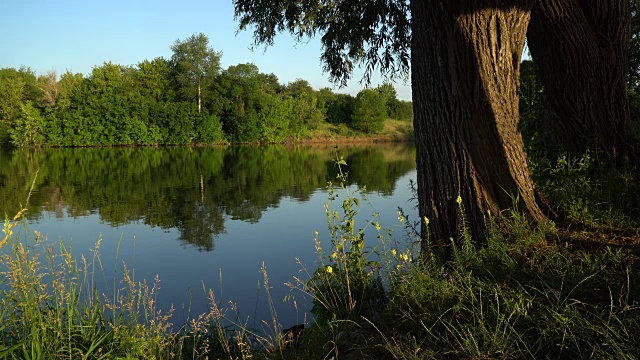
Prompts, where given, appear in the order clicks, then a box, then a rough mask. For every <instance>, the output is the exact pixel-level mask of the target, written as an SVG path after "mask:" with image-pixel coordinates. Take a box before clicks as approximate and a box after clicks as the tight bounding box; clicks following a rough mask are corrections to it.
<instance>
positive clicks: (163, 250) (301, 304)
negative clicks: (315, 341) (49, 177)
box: [30, 170, 417, 328]
mask: <svg viewBox="0 0 640 360" xmlns="http://www.w3.org/2000/svg"><path fill="white" fill-rule="evenodd" d="M415 177H416V172H415V170H413V171H411V172H409V173H408V174H406V175H404V176H402V177H401V178H400V179H399V180H398V181H397V183H396V185H395V191H394V194H393V196H382V195H378V194H376V193H372V194H369V200H370V201H371V203H372V205H373V208H374V209H375V211H377V212H379V213H380V219H379V222H380V224H381V225H382V226H383V227H387V228H392V229H393V232H394V234H395V236H396V240H401V241H403V240H404V236H403V235H404V231H403V230H402V228H401V227H400V223H399V221H398V219H397V207H398V206H401V207H402V208H403V209H404V210H405V212H406V213H407V214H410V215H411V218H413V219H415V218H416V212H417V210H416V209H415V203H412V202H409V199H410V198H411V197H412V194H411V191H410V190H409V180H410V179H413V180H415ZM352 189H354V188H353V187H352ZM338 194H339V198H338V199H337V200H336V203H335V207H336V208H340V205H341V202H342V200H343V199H344V193H343V192H339V193H338ZM327 200H328V199H327V193H326V191H324V190H317V191H315V192H314V193H313V194H312V195H311V196H310V199H309V201H305V202H301V201H299V200H293V199H291V198H289V197H285V198H282V199H281V200H280V202H279V205H278V206H277V207H272V208H269V209H267V210H266V211H265V212H264V213H263V214H262V217H261V218H260V220H259V222H257V223H249V222H245V221H240V220H232V219H229V218H227V219H226V221H225V228H226V232H225V233H222V234H220V235H218V236H217V239H216V243H215V249H214V250H213V251H212V252H206V251H198V250H197V249H196V248H195V247H193V246H191V245H184V243H182V242H180V241H176V240H177V239H178V238H179V237H180V233H179V232H178V230H176V229H175V228H172V229H168V230H165V229H162V228H160V227H150V226H148V225H145V224H144V223H142V221H138V222H134V223H130V224H127V225H120V226H117V227H112V226H111V225H110V224H107V223H105V222H103V221H101V220H100V218H99V215H98V214H95V213H94V214H91V215H88V216H81V217H77V218H73V217H67V216H64V217H63V218H57V217H56V214H55V212H44V211H43V213H42V217H41V218H39V219H38V220H34V221H32V222H31V224H30V227H31V229H32V230H38V231H40V232H41V233H43V234H47V235H48V238H49V242H55V241H57V240H59V239H62V240H63V241H65V242H68V241H69V240H71V242H72V244H73V253H74V254H75V255H76V257H77V258H78V259H80V253H81V252H82V253H84V254H85V256H86V257H88V258H90V257H91V253H90V252H89V249H92V248H93V246H94V244H95V243H96V241H97V240H98V238H99V236H100V234H102V239H103V240H102V246H101V250H100V253H101V254H102V255H101V259H102V264H103V266H104V275H103V274H102V273H98V274H96V277H95V278H96V285H97V286H98V289H99V290H101V291H102V290H103V289H112V288H113V274H114V273H116V274H117V275H121V273H122V262H125V263H126V265H127V267H128V268H129V269H132V270H133V271H134V274H135V279H136V280H137V281H142V280H146V281H147V283H148V284H152V283H153V279H154V278H155V276H156V275H158V276H159V278H160V287H161V289H160V292H159V296H158V298H157V300H158V305H159V307H160V308H164V309H168V308H169V306H170V305H171V304H174V306H175V308H176V313H175V315H174V317H173V323H174V324H182V323H183V321H184V318H183V315H182V313H183V311H182V307H183V305H184V307H185V309H187V308H188V306H189V302H190V301H191V306H192V314H199V313H201V312H204V311H206V310H207V300H206V296H205V294H204V292H203V284H204V287H206V288H207V289H208V288H212V289H213V290H214V292H215V294H216V297H217V299H218V300H219V301H222V302H223V303H224V304H226V303H227V302H228V301H233V302H235V303H236V304H237V306H238V309H239V311H240V314H241V316H242V317H243V318H246V317H247V316H251V318H252V319H253V318H254V315H255V318H256V319H257V320H256V323H255V324H254V323H253V320H252V321H251V322H250V323H249V325H250V326H254V327H257V328H262V326H263V325H262V324H261V323H260V320H261V319H265V320H268V319H269V318H270V314H269V311H268V305H267V299H266V294H265V291H264V288H263V287H262V286H261V284H262V274H261V273H260V268H261V265H262V263H263V262H264V264H265V266H266V268H267V270H268V275H269V281H270V285H271V287H272V289H271V295H272V296H273V299H274V303H275V306H276V309H277V311H278V318H279V320H280V322H281V323H282V325H283V326H285V327H288V326H291V325H293V324H295V323H298V322H302V321H303V320H304V313H305V312H308V310H309V309H310V308H311V304H310V302H309V299H306V300H305V299H304V298H303V296H302V294H301V293H299V292H294V293H293V294H294V295H295V296H296V298H297V299H298V301H297V304H298V308H299V309H300V310H299V313H298V314H296V310H295V308H294V305H293V303H292V302H291V301H289V302H285V303H283V302H282V299H283V298H284V296H285V295H287V294H289V289H288V288H287V287H286V286H285V285H284V283H285V282H287V281H291V280H292V279H293V276H301V277H302V278H304V274H301V273H299V270H300V266H299V265H298V264H297V263H296V258H298V259H300V261H301V262H302V263H303V264H306V266H307V268H308V270H309V272H313V270H314V269H315V267H316V264H315V261H316V259H317V258H316V254H315V252H314V251H315V250H314V241H313V238H314V231H315V230H318V231H319V233H320V239H321V240H322V242H323V247H324V248H325V249H329V238H328V236H329V235H328V231H327V220H326V215H325V211H324V203H325V202H327ZM362 205H363V206H362V211H361V215H360V216H359V218H358V220H357V222H356V227H358V228H359V227H364V226H365V220H367V219H371V215H372V214H373V210H371V207H369V206H367V205H365V203H362ZM65 214H66V213H65ZM371 230H373V232H370V231H369V232H368V233H367V235H366V237H365V239H366V240H367V244H368V245H375V244H377V239H376V238H375V229H373V228H372V227H371ZM116 252H117V253H118V256H117V260H118V261H115V260H116ZM220 272H222V282H220ZM259 284H260V288H259V289H258V286H259ZM116 286H121V284H119V283H117V284H116ZM189 291H191V293H192V299H191V300H190V297H189ZM184 313H185V316H186V310H185V312H184ZM232 317H235V315H232Z"/></svg>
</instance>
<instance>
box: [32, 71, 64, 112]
mask: <svg viewBox="0 0 640 360" xmlns="http://www.w3.org/2000/svg"><path fill="white" fill-rule="evenodd" d="M37 86H38V89H40V92H41V93H42V98H41V99H40V105H41V106H42V107H49V108H52V107H54V106H56V101H57V100H58V94H59V93H60V87H59V86H58V73H57V72H56V71H55V70H50V71H48V72H47V73H46V74H45V75H40V76H38V80H37Z"/></svg>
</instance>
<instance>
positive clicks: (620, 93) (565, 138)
mask: <svg viewBox="0 0 640 360" xmlns="http://www.w3.org/2000/svg"><path fill="white" fill-rule="evenodd" d="M630 13H631V12H630V5H629V0H538V1H536V3H535V5H534V7H533V9H532V15H531V23H530V25H529V30H528V33H527V36H528V45H529V49H530V50H531V55H532V57H533V60H534V62H535V64H536V66H537V67H538V69H539V70H540V71H539V74H540V80H541V82H542V84H543V85H544V94H545V96H544V101H545V107H546V109H547V111H546V114H545V117H544V122H545V124H546V127H547V128H548V129H551V131H552V133H551V134H550V135H551V139H552V141H553V142H554V143H557V144H558V145H560V146H562V147H566V148H567V150H569V151H570V152H571V153H573V154H583V153H584V152H585V151H586V150H587V149H588V148H590V147H596V148H598V149H600V150H604V151H605V152H606V153H608V154H610V155H613V156H616V154H620V153H627V152H629V151H630V150H631V144H632V141H631V139H632V137H631V130H630V129H631V127H630V115H629V99H628V96H627V58H628V47H629V36H630V26H631V22H630V21H631V20H630Z"/></svg>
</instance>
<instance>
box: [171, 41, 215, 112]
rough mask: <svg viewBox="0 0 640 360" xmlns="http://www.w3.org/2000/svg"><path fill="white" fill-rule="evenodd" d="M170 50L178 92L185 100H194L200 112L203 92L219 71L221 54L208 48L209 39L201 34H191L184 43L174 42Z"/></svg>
mask: <svg viewBox="0 0 640 360" xmlns="http://www.w3.org/2000/svg"><path fill="white" fill-rule="evenodd" d="M171 50H172V51H173V55H172V56H171V63H172V67H173V70H174V74H175V81H176V84H177V85H178V87H179V92H180V93H181V94H182V95H183V96H184V97H185V99H190V100H191V99H195V100H196V102H197V104H198V112H200V111H201V110H202V99H203V97H204V95H203V91H205V90H206V89H207V88H208V86H209V85H210V84H211V83H212V82H213V80H214V79H215V76H216V75H217V74H218V72H219V71H220V58H221V57H222V53H220V52H215V51H214V50H213V49H212V48H210V47H209V38H208V37H207V36H206V35H205V34H203V33H199V34H193V35H191V36H190V37H188V38H186V39H185V40H184V41H180V39H178V40H176V42H175V43H174V44H173V45H172V46H171Z"/></svg>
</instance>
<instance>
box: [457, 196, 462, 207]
mask: <svg viewBox="0 0 640 360" xmlns="http://www.w3.org/2000/svg"><path fill="white" fill-rule="evenodd" d="M456 202H457V203H458V205H460V204H462V198H461V197H460V195H458V198H457V199H456Z"/></svg>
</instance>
